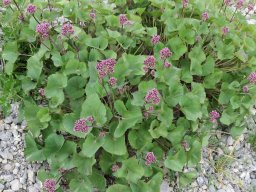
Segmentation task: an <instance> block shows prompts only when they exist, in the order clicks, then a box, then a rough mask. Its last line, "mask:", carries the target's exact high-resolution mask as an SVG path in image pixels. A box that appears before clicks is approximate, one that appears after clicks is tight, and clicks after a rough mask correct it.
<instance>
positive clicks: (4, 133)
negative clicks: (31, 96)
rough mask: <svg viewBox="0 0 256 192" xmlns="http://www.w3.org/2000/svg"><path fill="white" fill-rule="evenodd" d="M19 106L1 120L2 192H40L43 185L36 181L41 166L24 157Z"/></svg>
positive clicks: (0, 191)
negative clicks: (18, 114)
mask: <svg viewBox="0 0 256 192" xmlns="http://www.w3.org/2000/svg"><path fill="white" fill-rule="evenodd" d="M17 111H18V105H17V104H13V105H12V114H11V115H10V116H9V117H7V118H5V119H3V120H0V192H14V191H18V192H39V191H42V190H41V189H42V184H41V183H40V182H39V181H38V180H37V179H36V172H37V170H38V169H39V168H40V166H41V165H40V164H31V163H28V162H27V161H26V160H25V157H24V128H25V125H24V123H22V124H21V125H17V121H18V119H17Z"/></svg>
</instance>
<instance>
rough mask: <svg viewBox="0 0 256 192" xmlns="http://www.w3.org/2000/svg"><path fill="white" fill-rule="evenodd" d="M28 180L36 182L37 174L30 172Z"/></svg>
mask: <svg viewBox="0 0 256 192" xmlns="http://www.w3.org/2000/svg"><path fill="white" fill-rule="evenodd" d="M28 180H29V181H31V182H32V183H34V182H35V174H34V172H33V171H32V170H28Z"/></svg>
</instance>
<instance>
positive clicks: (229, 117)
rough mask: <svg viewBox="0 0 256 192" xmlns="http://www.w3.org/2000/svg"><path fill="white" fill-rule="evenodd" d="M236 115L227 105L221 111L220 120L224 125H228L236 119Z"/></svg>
mask: <svg viewBox="0 0 256 192" xmlns="http://www.w3.org/2000/svg"><path fill="white" fill-rule="evenodd" d="M237 116H238V114H237V113H236V112H235V111H234V110H233V109H232V108H231V107H228V108H227V109H225V110H224V111H223V112H222V114H221V118H220V122H221V123H223V124H225V125H230V124H231V123H234V122H235V121H236V118H237Z"/></svg>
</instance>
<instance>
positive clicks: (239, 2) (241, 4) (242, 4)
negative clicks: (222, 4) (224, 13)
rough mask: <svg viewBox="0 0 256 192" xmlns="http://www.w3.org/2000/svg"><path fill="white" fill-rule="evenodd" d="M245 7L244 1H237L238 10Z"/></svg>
mask: <svg viewBox="0 0 256 192" xmlns="http://www.w3.org/2000/svg"><path fill="white" fill-rule="evenodd" d="M243 6H244V0H237V1H236V8H237V9H241V8H242V7H243Z"/></svg>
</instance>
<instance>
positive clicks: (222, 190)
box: [217, 189, 226, 192]
mask: <svg viewBox="0 0 256 192" xmlns="http://www.w3.org/2000/svg"><path fill="white" fill-rule="evenodd" d="M217 192H226V190H225V189H219V190H218V191H217Z"/></svg>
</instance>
